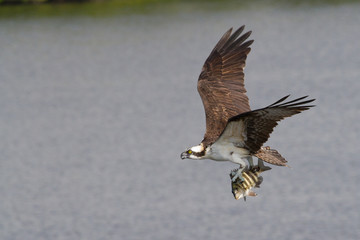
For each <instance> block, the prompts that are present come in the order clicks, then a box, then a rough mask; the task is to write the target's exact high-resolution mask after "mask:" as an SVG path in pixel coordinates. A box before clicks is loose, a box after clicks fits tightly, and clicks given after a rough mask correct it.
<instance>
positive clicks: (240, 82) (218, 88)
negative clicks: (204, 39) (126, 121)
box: [181, 26, 315, 181]
mask: <svg viewBox="0 0 360 240" xmlns="http://www.w3.org/2000/svg"><path fill="white" fill-rule="evenodd" d="M244 28H245V26H241V27H240V28H239V29H237V30H236V31H235V32H234V33H233V34H231V32H232V28H230V29H229V30H228V31H227V32H226V33H225V34H224V35H223V36H222V37H221V39H220V40H219V42H218V43H217V44H216V46H215V47H214V49H213V50H212V52H211V53H210V55H209V57H208V58H207V59H206V61H205V64H204V66H203V68H202V70H201V73H200V76H199V79H198V83H197V89H198V92H199V94H200V96H201V99H202V102H203V105H204V109H205V116H206V132H205V135H204V138H203V140H202V142H201V143H200V144H199V145H196V146H193V147H191V148H189V149H187V150H186V151H184V152H183V153H181V158H182V159H185V158H188V159H195V160H198V159H211V160H215V161H231V162H234V163H237V164H239V165H240V167H239V169H238V171H237V173H236V174H235V175H234V177H233V179H232V180H233V181H235V180H236V179H237V178H240V179H241V180H243V178H242V171H243V170H244V169H245V167H246V166H247V162H248V163H249V164H250V166H253V160H252V156H256V157H258V158H260V159H262V160H264V161H265V162H268V163H271V164H275V165H280V166H284V165H286V160H285V159H284V158H283V157H282V156H281V155H280V154H279V153H278V152H277V151H276V150H274V149H270V148H269V147H263V144H264V143H265V142H266V141H267V140H268V138H269V137H270V133H271V132H272V131H273V129H274V128H275V126H276V125H277V124H278V122H279V121H280V120H282V119H284V118H286V117H290V116H292V115H295V114H298V113H300V112H302V111H304V110H307V109H309V108H310V107H313V106H314V105H308V103H310V102H312V101H314V100H315V99H306V98H307V97H308V96H304V97H300V98H297V99H295V100H291V101H286V100H287V98H288V97H289V95H288V96H285V97H283V98H281V99H280V100H278V101H276V102H275V103H273V104H271V105H269V106H267V107H264V108H261V109H257V110H251V109H250V106H249V99H248V97H247V95H246V89H245V86H244V67H245V61H246V58H247V55H248V54H249V52H250V50H251V49H250V47H249V46H250V45H251V44H252V43H253V40H247V39H248V38H249V36H250V34H251V31H249V32H246V33H244V34H242V32H243V30H244Z"/></svg>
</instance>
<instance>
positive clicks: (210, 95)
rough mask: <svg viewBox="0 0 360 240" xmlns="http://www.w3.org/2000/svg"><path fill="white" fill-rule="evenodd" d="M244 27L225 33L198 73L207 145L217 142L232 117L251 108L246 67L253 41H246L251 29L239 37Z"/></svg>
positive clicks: (205, 142)
mask: <svg viewBox="0 0 360 240" xmlns="http://www.w3.org/2000/svg"><path fill="white" fill-rule="evenodd" d="M244 27H245V26H242V27H240V28H239V29H238V30H236V31H235V32H234V33H233V34H232V35H231V31H232V29H229V30H228V31H227V32H226V33H225V34H224V35H223V36H222V38H221V39H220V41H219V42H218V43H217V44H216V46H215V48H214V49H213V50H212V52H211V53H210V55H209V57H208V58H207V59H206V61H205V64H204V66H203V68H202V71H201V74H200V76H199V80H198V91H199V94H200V96H201V99H202V102H203V104H204V108H205V115H206V132H205V136H204V139H203V141H202V143H203V144H204V145H205V146H207V145H209V144H212V143H213V142H215V141H216V139H217V138H218V137H219V136H220V134H221V133H222V131H223V130H224V128H225V127H226V124H227V122H228V120H229V118H231V117H234V116H236V115H238V114H240V113H243V112H247V111H250V106H249V99H248V97H247V96H246V90H245V86H244V67H245V60H246V57H247V55H248V54H249V52H250V48H249V46H250V45H251V44H252V43H253V40H250V41H246V42H244V41H245V40H246V39H247V38H248V37H249V36H250V34H251V32H247V33H245V34H243V35H242V36H240V37H239V35H240V34H241V33H242V31H243V30H244ZM238 37H239V38H238Z"/></svg>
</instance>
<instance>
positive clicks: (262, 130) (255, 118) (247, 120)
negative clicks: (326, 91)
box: [224, 95, 315, 154]
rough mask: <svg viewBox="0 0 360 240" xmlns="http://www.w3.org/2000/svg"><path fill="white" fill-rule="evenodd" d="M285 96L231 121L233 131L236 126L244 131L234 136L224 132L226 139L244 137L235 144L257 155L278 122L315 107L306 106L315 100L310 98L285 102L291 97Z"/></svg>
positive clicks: (234, 132)
mask: <svg viewBox="0 0 360 240" xmlns="http://www.w3.org/2000/svg"><path fill="white" fill-rule="evenodd" d="M289 96H290V95H288V96H285V97H283V98H281V99H280V100H279V101H277V102H275V103H273V104H271V105H269V106H267V107H265V108H261V109H258V110H254V111H250V112H246V113H243V114H240V115H237V116H235V117H232V118H230V119H229V122H228V125H229V127H230V126H231V128H232V129H236V128H234V125H239V126H242V129H243V131H231V134H232V135H233V136H229V133H230V131H226V129H225V131H224V133H225V135H227V136H224V137H226V138H228V139H229V138H230V137H232V139H235V138H234V137H237V136H242V139H243V141H242V142H239V143H234V144H235V145H237V146H241V147H246V148H247V149H249V150H250V152H251V153H252V154H255V153H256V152H257V151H258V150H259V149H260V148H261V146H262V145H263V144H264V143H265V142H266V141H267V140H268V138H269V137H270V133H272V131H273V129H274V128H275V126H276V125H277V124H278V122H279V121H280V120H282V119H284V118H286V117H290V116H292V115H295V114H298V113H300V112H302V111H304V110H307V109H309V108H310V107H313V106H314V105H306V104H308V103H310V102H313V101H314V100H315V99H310V100H305V101H302V100H303V99H305V98H307V97H308V96H305V97H301V98H297V99H295V100H292V101H288V102H285V103H284V101H285V100H286V99H287V98H288V97H289Z"/></svg>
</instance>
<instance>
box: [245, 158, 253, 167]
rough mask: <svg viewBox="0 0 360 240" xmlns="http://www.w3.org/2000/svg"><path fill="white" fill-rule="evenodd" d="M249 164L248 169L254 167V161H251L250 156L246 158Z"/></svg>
mask: <svg viewBox="0 0 360 240" xmlns="http://www.w3.org/2000/svg"><path fill="white" fill-rule="evenodd" d="M246 159H247V160H248V162H249V165H250V169H252V168H253V167H254V161H253V158H252V156H249V157H247V158H246Z"/></svg>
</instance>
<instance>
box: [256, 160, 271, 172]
mask: <svg viewBox="0 0 360 240" xmlns="http://www.w3.org/2000/svg"><path fill="white" fill-rule="evenodd" d="M258 166H259V168H260V171H261V172H265V171H267V170H270V169H271V167H268V166H265V165H264V161H263V160H261V159H260V158H259V160H258Z"/></svg>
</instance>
